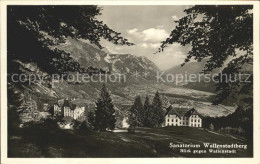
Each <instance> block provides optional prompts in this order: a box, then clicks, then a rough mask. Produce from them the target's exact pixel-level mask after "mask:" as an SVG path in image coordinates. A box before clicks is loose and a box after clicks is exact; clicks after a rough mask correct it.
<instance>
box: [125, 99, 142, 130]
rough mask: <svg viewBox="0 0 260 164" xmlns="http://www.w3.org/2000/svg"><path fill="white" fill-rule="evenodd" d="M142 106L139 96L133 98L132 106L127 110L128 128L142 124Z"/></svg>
mask: <svg viewBox="0 0 260 164" xmlns="http://www.w3.org/2000/svg"><path fill="white" fill-rule="evenodd" d="M143 111H144V107H143V104H142V99H141V96H140V95H139V96H137V97H136V98H135V101H134V104H133V106H132V107H131V108H130V110H129V116H128V123H129V125H130V128H135V127H138V126H142V122H143V116H144V115H143V113H144V112H143Z"/></svg>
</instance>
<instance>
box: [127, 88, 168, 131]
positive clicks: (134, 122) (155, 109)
mask: <svg viewBox="0 0 260 164" xmlns="http://www.w3.org/2000/svg"><path fill="white" fill-rule="evenodd" d="M163 121H164V112H163V107H162V101H161V98H160V95H159V93H158V91H157V92H156V93H155V96H154V99H153V103H152V104H150V102H149V97H148V96H147V95H146V98H145V102H144V105H143V104H142V100H141V96H140V95H139V96H137V97H136V98H135V101H134V104H133V106H132V107H131V108H130V110H129V116H128V123H129V124H130V131H133V129H134V128H136V127H155V126H160V125H161V124H162V123H163Z"/></svg>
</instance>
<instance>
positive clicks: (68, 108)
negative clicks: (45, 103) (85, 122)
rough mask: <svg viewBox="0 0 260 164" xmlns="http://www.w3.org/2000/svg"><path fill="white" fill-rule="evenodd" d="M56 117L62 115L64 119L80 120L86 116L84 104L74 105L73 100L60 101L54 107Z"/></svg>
mask: <svg viewBox="0 0 260 164" xmlns="http://www.w3.org/2000/svg"><path fill="white" fill-rule="evenodd" d="M53 110H54V115H62V116H63V117H68V116H69V117H72V118H73V119H75V120H76V119H78V118H79V117H81V116H84V112H85V106H84V104H83V105H82V104H79V103H73V102H72V101H71V100H59V101H58V102H57V103H55V104H54V105H53Z"/></svg>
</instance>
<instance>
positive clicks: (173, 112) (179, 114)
mask: <svg viewBox="0 0 260 164" xmlns="http://www.w3.org/2000/svg"><path fill="white" fill-rule="evenodd" d="M164 126H189V127H202V116H201V115H200V114H199V113H198V112H197V111H196V109H194V108H191V107H189V106H188V107H187V106H186V107H183V106H179V107H176V108H173V107H172V106H169V107H168V108H167V112H166V114H165V121H164V123H163V127H164Z"/></svg>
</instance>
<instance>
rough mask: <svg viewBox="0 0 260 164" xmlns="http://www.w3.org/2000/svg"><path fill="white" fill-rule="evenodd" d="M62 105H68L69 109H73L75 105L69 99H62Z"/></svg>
mask: <svg viewBox="0 0 260 164" xmlns="http://www.w3.org/2000/svg"><path fill="white" fill-rule="evenodd" d="M63 106H66V107H70V109H71V110H74V109H75V108H76V107H77V105H76V104H73V103H71V102H70V101H69V100H64V104H63Z"/></svg>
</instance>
